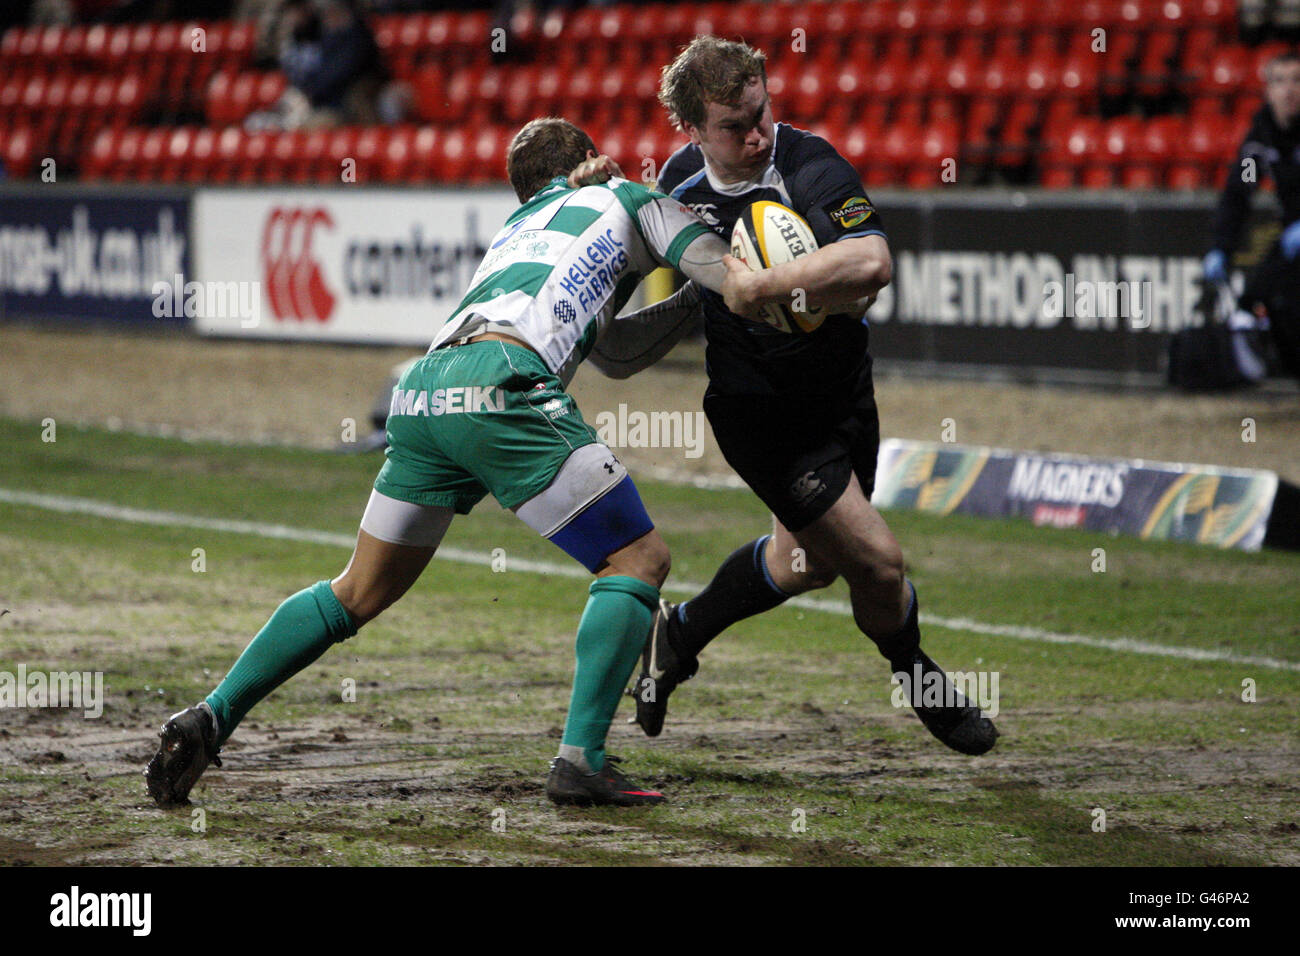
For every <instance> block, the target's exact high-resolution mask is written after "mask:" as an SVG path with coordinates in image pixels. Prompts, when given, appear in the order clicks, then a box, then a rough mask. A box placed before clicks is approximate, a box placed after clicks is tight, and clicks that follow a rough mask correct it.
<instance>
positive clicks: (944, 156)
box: [907, 122, 961, 189]
mask: <svg viewBox="0 0 1300 956" xmlns="http://www.w3.org/2000/svg"><path fill="white" fill-rule="evenodd" d="M919 145H920V150H919V152H918V153H917V154H916V157H915V158H914V160H913V161H912V164H911V168H910V169H909V171H908V174H907V184H908V186H910V187H912V188H913V189H923V188H926V187H930V186H938V185H940V184H941V183H942V182H943V179H942V176H943V173H944V170H945V168H953V169H954V171H957V170H958V169H959V167H956V166H955V165H954V164H955V163H956V162H957V159H958V154H959V152H960V148H961V131H960V129H959V128H958V126H957V125H956V124H955V123H950V122H931V123H928V124H927V125H926V126H925V128H924V130H922V132H921V137H920V144H919Z"/></svg>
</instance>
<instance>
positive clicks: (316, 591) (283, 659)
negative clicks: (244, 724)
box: [207, 581, 357, 744]
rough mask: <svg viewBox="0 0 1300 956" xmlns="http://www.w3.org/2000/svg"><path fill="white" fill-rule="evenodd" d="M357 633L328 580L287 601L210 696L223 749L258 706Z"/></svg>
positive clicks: (259, 632) (209, 700) (219, 740)
mask: <svg viewBox="0 0 1300 956" xmlns="http://www.w3.org/2000/svg"><path fill="white" fill-rule="evenodd" d="M356 632H357V627H356V625H355V624H353V623H352V617H351V615H349V614H348V612H347V609H346V608H344V607H343V605H342V604H340V603H339V599H338V598H336V597H335V596H334V592H333V591H332V590H331V589H330V583H329V582H328V581H319V582H317V583H316V584H313V585H312V586H311V587H309V588H307V589H306V590H303V591H299V592H298V593H297V594H295V595H294V596H293V597H291V598H287V599H286V600H285V602H284V603H283V604H281V605H280V606H279V607H278V608H277V609H276V611H275V613H274V614H272V615H271V619H270V620H269V621H267V622H266V625H265V626H264V627H263V628H262V629H261V630H260V631H258V632H257V636H256V637H254V638H253V640H252V641H251V642H250V643H249V645H248V646H247V647H246V648H244V653H242V654H240V655H239V660H237V661H235V666H234V667H232V668H230V671H229V673H227V674H226V676H225V678H224V679H223V680H222V681H221V683H220V684H218V685H217V689H216V690H214V691H213V692H212V693H211V694H209V695H208V698H207V701H208V706H209V707H211V708H212V711H213V713H215V714H216V715H217V720H218V722H219V723H220V725H221V726H220V730H219V731H218V734H217V743H218V744H223V743H225V742H226V740H227V739H228V738H229V737H230V735H231V734H232V733H234V732H235V727H237V726H238V725H239V722H240V721H241V720H243V719H244V715H245V714H247V713H248V712H249V710H251V709H252V707H253V705H254V704H256V703H257V702H258V701H259V700H261V699H262V698H263V697H265V696H266V695H267V694H269V693H271V691H273V690H275V689H276V688H277V687H279V686H280V685H281V684H283V683H284V682H285V681H287V680H288V679H289V678H290V677H292V676H293V675H294V674H296V673H298V671H300V670H302V669H303V668H304V667H306V666H307V665H308V664H310V663H311V662H312V661H314V660H316V658H318V657H320V656H321V655H322V654H324V653H325V651H326V650H327V649H328V648H329V646H330V645H331V644H335V643H337V642H339V641H341V640H343V639H344V638H348V637H351V636H352V635H353V634H355V633H356Z"/></svg>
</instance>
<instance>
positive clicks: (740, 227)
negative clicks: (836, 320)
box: [731, 200, 826, 332]
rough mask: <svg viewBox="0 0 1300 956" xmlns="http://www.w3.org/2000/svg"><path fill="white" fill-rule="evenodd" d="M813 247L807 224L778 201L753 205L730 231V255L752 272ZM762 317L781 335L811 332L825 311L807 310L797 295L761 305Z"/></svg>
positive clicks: (776, 264) (797, 256) (820, 322)
mask: <svg viewBox="0 0 1300 956" xmlns="http://www.w3.org/2000/svg"><path fill="white" fill-rule="evenodd" d="M816 248H817V240H816V239H815V238H814V237H813V231H812V227H811V226H809V225H808V221H807V220H806V219H804V217H803V216H801V215H799V214H798V213H797V212H795V211H794V210H793V209H791V208H790V207H789V206H783V205H781V204H780V203H779V202H769V201H767V200H762V201H760V202H756V203H754V204H753V205H752V206H750V207H749V208H748V209H746V210H745V211H744V212H742V213H741V214H740V218H738V219H737V220H736V225H735V227H734V228H733V229H732V230H731V254H732V255H733V256H735V257H736V258H737V259H739V260H740V261H741V262H743V263H744V264H745V265H747V266H749V267H750V268H751V269H753V270H755V271H757V270H759V269H769V268H771V267H772V266H779V265H781V263H783V262H793V261H794V260H795V259H798V258H799V257H800V256H806V255H808V254H809V253H811V252H813V251H815V250H816ZM797 307H801V308H797ZM762 318H763V321H764V322H766V323H767V324H768V325H770V326H772V327H773V328H776V329H780V330H781V331H782V332H812V331H814V330H815V329H816V328H817V327H818V326H820V325H821V324H822V322H824V321H825V320H826V312H825V311H824V310H822V309H812V308H809V307H808V306H807V304H806V303H805V302H804V301H803V297H802V295H800V296H791V298H790V301H789V302H788V303H785V302H783V303H769V304H768V305H765V306H763V313H762Z"/></svg>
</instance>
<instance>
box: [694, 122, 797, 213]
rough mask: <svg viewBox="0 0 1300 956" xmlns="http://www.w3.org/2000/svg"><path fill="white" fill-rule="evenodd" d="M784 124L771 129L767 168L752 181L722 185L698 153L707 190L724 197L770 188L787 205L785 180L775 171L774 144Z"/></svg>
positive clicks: (702, 156)
mask: <svg viewBox="0 0 1300 956" xmlns="http://www.w3.org/2000/svg"><path fill="white" fill-rule="evenodd" d="M784 125H785V124H784V123H777V124H775V126H774V127H773V135H772V155H771V156H770V157H768V160H767V168H766V169H764V170H763V172H762V175H760V176H758V177H756V178H754V179H744V180H741V181H740V182H738V183H724V182H722V181H721V180H719V179H718V177H717V175H716V174H715V173H714V172H713V170H712V169H711V168H710V167H709V161H708V159H707V158H705V156H704V151H703V150H701V151H700V158H701V159H703V160H704V175H705V176H707V177H708V180H709V188H710V189H712V190H713V191H714V192H715V193H721V194H722V195H724V196H742V195H744V194H745V193H747V192H749V191H750V190H751V189H762V188H765V187H771V188H772V189H775V190H777V191H778V192H780V193H781V195H782V196H784V197H785V201H786V203H787V204H789V202H790V196H789V194H788V193H787V192H786V191H785V180H784V179H782V178H781V174H780V173H778V172H777V171H776V144H777V142H778V141H779V140H780V139H781V127H782V126H784Z"/></svg>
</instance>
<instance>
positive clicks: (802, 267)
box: [728, 235, 894, 315]
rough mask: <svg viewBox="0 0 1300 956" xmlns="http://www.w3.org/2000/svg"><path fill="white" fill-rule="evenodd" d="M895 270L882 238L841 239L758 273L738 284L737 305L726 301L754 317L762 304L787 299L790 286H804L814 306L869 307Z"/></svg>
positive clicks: (876, 236) (886, 244)
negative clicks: (749, 280) (747, 281)
mask: <svg viewBox="0 0 1300 956" xmlns="http://www.w3.org/2000/svg"><path fill="white" fill-rule="evenodd" d="M893 268H894V264H893V259H892V258H891V256H890V254H889V243H887V242H886V241H885V237H884V236H879V235H872V236H858V237H855V238H852V239H841V240H840V241H839V242H836V243H833V244H831V245H829V246H822V247H821V248H819V249H817V250H816V251H815V252H813V253H811V254H809V255H806V256H802V257H800V258H798V259H796V260H794V261H793V262H784V263H782V264H780V265H777V266H773V267H772V268H770V269H762V270H760V271H758V272H755V273H754V276H755V277H756V278H755V280H754V281H753V282H749V283H743V284H741V285H739V286H738V287H737V291H736V295H737V306H738V307H733V306H731V305H730V303H728V308H731V309H732V311H733V312H737V313H739V314H740V315H754V314H756V313H757V311H758V309H759V307H761V306H764V305H767V304H768V303H770V302H786V301H787V300H788V299H789V297H790V294H791V291H792V290H795V289H802V290H803V292H804V295H805V296H806V297H807V301H808V305H809V306H810V307H811V308H829V309H830V310H831V311H832V312H839V311H847V310H849V309H858V308H861V309H863V310H865V308H866V305H868V304H870V303H869V301H868V300H871V299H874V298H875V296H876V294H877V293H879V292H880V290H881V289H883V288H884V287H885V286H887V285H889V280H890V278H891V277H892V275H893Z"/></svg>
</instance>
